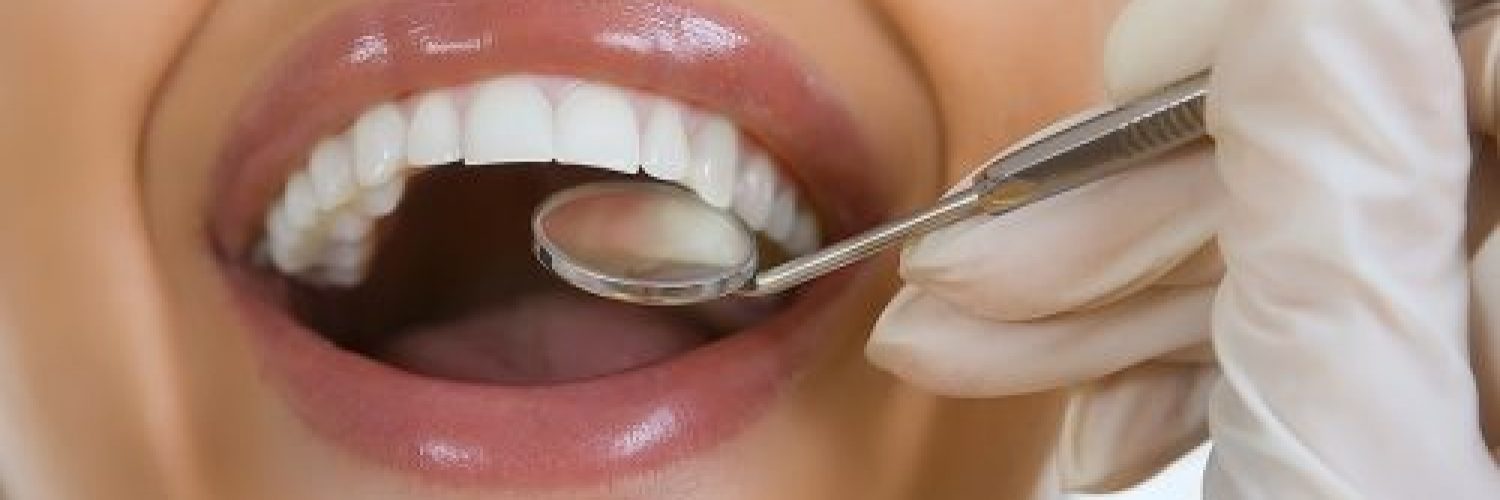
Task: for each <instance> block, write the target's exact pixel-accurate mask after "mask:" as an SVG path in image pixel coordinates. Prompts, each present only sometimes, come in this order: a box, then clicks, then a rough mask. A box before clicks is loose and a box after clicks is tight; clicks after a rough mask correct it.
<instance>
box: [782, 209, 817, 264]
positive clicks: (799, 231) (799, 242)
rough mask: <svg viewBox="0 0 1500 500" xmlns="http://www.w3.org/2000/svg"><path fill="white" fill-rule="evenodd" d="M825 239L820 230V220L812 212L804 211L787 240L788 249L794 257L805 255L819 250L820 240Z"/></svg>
mask: <svg viewBox="0 0 1500 500" xmlns="http://www.w3.org/2000/svg"><path fill="white" fill-rule="evenodd" d="M822 238H823V236H822V232H821V231H819V230H818V219H817V217H813V214H812V213H811V212H807V211H803V212H802V213H800V214H798V215H797V222H796V223H795V224H793V225H792V234H791V236H790V237H788V238H787V241H786V249H787V251H789V252H791V253H792V255H805V254H808V253H812V251H813V250H817V249H818V243H819V240H821V239H822Z"/></svg>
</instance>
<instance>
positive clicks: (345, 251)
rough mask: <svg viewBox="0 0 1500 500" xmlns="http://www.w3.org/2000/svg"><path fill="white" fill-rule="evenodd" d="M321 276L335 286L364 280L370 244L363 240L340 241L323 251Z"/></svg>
mask: <svg viewBox="0 0 1500 500" xmlns="http://www.w3.org/2000/svg"><path fill="white" fill-rule="evenodd" d="M322 257H323V272H322V273H321V276H320V277H321V278H323V280H324V281H326V282H328V284H331V285H336V286H345V287H348V286H354V285H358V284H359V282H361V281H364V277H365V267H366V266H367V265H368V264H369V260H370V246H369V245H368V244H366V243H364V242H358V243H342V244H337V245H333V246H330V247H328V249H327V250H325V251H324V252H323V256H322Z"/></svg>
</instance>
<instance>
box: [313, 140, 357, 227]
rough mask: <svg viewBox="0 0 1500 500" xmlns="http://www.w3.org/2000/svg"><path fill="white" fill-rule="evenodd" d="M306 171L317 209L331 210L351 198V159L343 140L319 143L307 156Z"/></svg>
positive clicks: (352, 180) (352, 162) (352, 166)
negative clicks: (315, 198) (316, 200)
mask: <svg viewBox="0 0 1500 500" xmlns="http://www.w3.org/2000/svg"><path fill="white" fill-rule="evenodd" d="M307 172H308V181H309V182H311V183H312V189H313V194H314V195H316V197H317V199H318V207H319V208H322V209H323V210H332V209H333V208H335V207H337V206H339V205H342V204H344V202H347V201H349V198H350V197H351V196H354V190H355V187H356V186H355V184H354V159H353V158H352V157H351V156H350V154H349V145H348V144H347V143H345V142H344V140H343V139H342V138H340V137H332V138H329V139H323V140H322V141H320V142H318V145H317V146H315V147H313V150H312V154H311V155H310V156H309V157H308V161H307Z"/></svg>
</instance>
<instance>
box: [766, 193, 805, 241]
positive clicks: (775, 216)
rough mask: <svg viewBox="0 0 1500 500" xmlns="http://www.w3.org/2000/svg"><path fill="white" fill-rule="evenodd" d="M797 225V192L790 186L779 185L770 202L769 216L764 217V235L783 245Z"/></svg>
mask: <svg viewBox="0 0 1500 500" xmlns="http://www.w3.org/2000/svg"><path fill="white" fill-rule="evenodd" d="M796 225H797V192H796V190H795V189H792V187H791V186H781V188H780V189H779V190H777V192H776V201H773V202H771V217H770V218H769V219H766V228H765V233H766V236H768V237H770V238H771V239H772V240H775V241H776V242H777V243H781V244H783V245H785V244H786V242H787V241H788V240H790V239H791V236H792V230H793V229H795V228H796Z"/></svg>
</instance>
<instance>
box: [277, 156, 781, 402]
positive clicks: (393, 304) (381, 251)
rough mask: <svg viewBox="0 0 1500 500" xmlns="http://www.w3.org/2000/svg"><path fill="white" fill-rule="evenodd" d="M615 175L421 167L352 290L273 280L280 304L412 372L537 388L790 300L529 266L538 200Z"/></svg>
mask: <svg viewBox="0 0 1500 500" xmlns="http://www.w3.org/2000/svg"><path fill="white" fill-rule="evenodd" d="M623 178H627V176H625V175H623V174H616V173H611V172H608V171H604V170H600V169H596V168H584V167H568V166H562V167H559V166H558V165H556V164H514V165H505V166H501V167H493V166H491V167H469V166H462V165H457V164H455V165H449V166H444V167H442V168H432V169H427V170H425V171H423V172H422V173H420V174H418V175H414V176H413V177H412V178H411V179H410V182H408V184H407V187H406V194H405V196H404V197H403V199H402V202H401V207H400V209H399V210H398V211H396V212H395V213H393V214H391V215H390V216H388V217H386V218H385V220H383V221H382V222H381V226H380V228H379V229H378V231H379V233H378V237H377V238H376V245H375V253H374V260H373V261H371V265H370V267H369V269H368V273H367V275H366V278H365V279H364V280H363V281H362V282H361V283H360V284H359V285H358V286H355V287H352V288H342V287H331V286H323V285H317V284H310V283H307V282H304V281H301V280H296V279H291V278H287V277H284V276H283V277H279V278H278V280H279V281H280V282H282V283H284V286H285V290H286V294H285V305H286V308H287V310H288V314H290V315H291V316H292V317H293V318H294V319H295V320H296V321H298V322H300V323H301V324H303V325H304V326H306V327H308V328H309V329H311V330H313V331H315V332H317V333H318V334H320V335H322V336H323V337H325V338H327V339H328V340H330V341H331V342H333V343H334V344H336V345H337V346H339V347H341V348H344V349H347V350H350V351H354V352H358V353H361V354H363V355H366V356H369V357H371V358H374V359H377V360H380V361H383V362H386V363H389V364H391V365H393V366H396V367H398V368H401V369H404V370H407V371H410V372H414V373H417V374H421V375H426V376H432V377H439V378H445V379H452V380H461V381H468V382H481V383H496V384H511V385H537V384H554V383H563V382H570V381H577V380H583V379H589V378H594V377H600V376H605V375H610V374H613V373H619V372H623V371H626V370H631V369H636V368H640V367H643V366H647V365H651V364H654V363H657V362H661V361H663V360H666V359H668V358H671V357H673V356H676V355H679V354H682V353H685V352H687V351H690V350H692V349H695V348H697V347H700V346H703V345H706V344H709V343H712V342H714V341H717V340H719V339H722V338H724V337H725V336H728V335H731V334H733V333H735V332H739V331H742V330H745V329H748V328H750V327H751V326H753V325H755V324H757V323H759V322H761V321H763V320H764V319H765V318H767V317H769V316H770V315H772V314H774V313H775V312H777V311H778V310H780V309H781V308H782V307H783V306H784V305H785V304H786V302H788V301H789V300H790V297H789V296H782V297H773V298H755V299H752V298H734V297H732V298H726V299H721V300H718V301H714V302H710V303H706V304H701V305H696V306H690V307H649V306H637V305H630V304H625V303H621V302H616V301H611V300H608V299H604V298H599V297H595V296H593V295H589V294H587V293H585V292H582V291H580V290H577V289H575V288H573V287H571V286H570V285H568V284H566V283H565V282H563V281H562V280H560V279H558V278H557V277H555V276H553V275H552V274H550V273H549V272H547V271H546V270H545V269H543V268H542V267H541V266H540V265H539V264H537V263H536V261H535V259H534V257H533V255H532V251H531V238H532V235H531V214H532V212H533V209H534V208H535V207H536V206H537V205H538V204H539V203H540V202H541V201H542V200H543V199H544V198H546V197H547V196H548V195H549V194H551V193H553V192H555V191H558V190H560V189H563V188H566V187H570V186H574V185H578V184H582V183H585V182H592V181H599V180H610V179H623ZM768 247H770V245H765V244H763V245H762V248H763V250H770V251H771V252H772V253H773V254H774V252H775V250H774V248H768Z"/></svg>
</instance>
